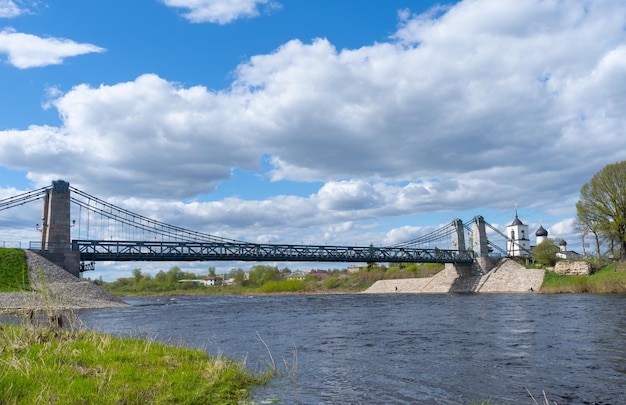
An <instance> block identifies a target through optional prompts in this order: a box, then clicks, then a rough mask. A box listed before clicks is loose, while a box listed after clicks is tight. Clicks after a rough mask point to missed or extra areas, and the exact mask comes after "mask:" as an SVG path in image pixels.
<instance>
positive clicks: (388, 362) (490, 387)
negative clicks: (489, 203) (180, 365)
mask: <svg viewBox="0 0 626 405" xmlns="http://www.w3.org/2000/svg"><path fill="white" fill-rule="evenodd" d="M126 301H127V302H128V303H130V304H132V306H131V307H129V308H122V309H119V308H117V309H99V310H83V311H81V312H79V316H80V318H81V319H82V321H83V322H84V323H85V324H86V325H87V326H88V327H90V328H94V329H96V330H100V331H104V332H109V333H114V334H119V335H124V336H128V335H131V336H134V337H142V338H145V337H147V338H152V339H155V340H158V341H164V342H168V343H174V344H181V345H186V346H190V347H196V348H201V349H204V350H206V351H207V352H208V353H210V354H223V355H225V356H228V357H234V358H246V360H247V365H248V366H249V367H250V368H252V369H263V368H264V367H267V366H268V365H269V364H271V363H272V360H273V361H274V363H275V364H276V367H277V368H278V370H279V371H280V375H279V376H278V377H277V378H275V379H274V380H272V381H271V382H270V383H269V384H268V385H266V386H263V387H259V388H255V389H254V390H253V392H252V402H253V403H255V404H262V403H279V404H455V405H457V404H469V403H472V402H473V401H486V400H491V403H494V404H534V402H533V400H532V398H530V397H529V395H528V393H527V391H526V388H528V390H529V391H530V392H531V393H532V394H533V395H534V397H535V398H536V399H537V401H538V402H539V403H540V404H543V403H545V401H544V397H543V394H542V392H544V391H545V394H546V395H547V398H548V399H549V400H550V401H551V403H553V402H552V401H556V402H557V403H558V404H559V405H565V404H604V405H606V404H626V295H570V294H567V295H566V294H563V295H548V294H459V295H455V294H433V295H430V294H429V295H419V294H416V295H404V294H391V295H366V294H360V295H310V296H305V295H295V296H254V297H244V296H205V297H171V298H170V297H168V298H153V297H150V298H128V299H126Z"/></svg>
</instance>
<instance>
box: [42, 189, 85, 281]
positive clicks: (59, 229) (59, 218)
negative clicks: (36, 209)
mask: <svg viewBox="0 0 626 405" xmlns="http://www.w3.org/2000/svg"><path fill="white" fill-rule="evenodd" d="M41 221H42V223H41V253H42V256H44V257H45V258H46V259H48V260H50V261H51V262H53V263H54V264H56V265H58V266H60V267H62V268H64V269H65V270H67V271H68V272H69V273H71V274H73V275H75V276H77V277H78V276H79V274H80V253H78V252H72V250H71V247H70V237H71V236H70V183H68V182H66V181H63V180H57V181H53V182H52V188H51V189H50V190H48V193H47V194H46V196H45V198H44V202H43V215H42V219H41Z"/></svg>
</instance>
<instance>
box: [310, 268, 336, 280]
mask: <svg viewBox="0 0 626 405" xmlns="http://www.w3.org/2000/svg"><path fill="white" fill-rule="evenodd" d="M308 275H309V277H315V278H316V279H317V280H323V279H325V278H329V277H331V275H330V273H329V272H328V271H326V270H311V271H310V272H309V274H308Z"/></svg>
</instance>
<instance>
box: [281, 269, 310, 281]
mask: <svg viewBox="0 0 626 405" xmlns="http://www.w3.org/2000/svg"><path fill="white" fill-rule="evenodd" d="M305 277H306V273H305V272H303V271H302V270H297V271H294V272H292V273H289V274H287V275H286V276H285V278H286V279H289V280H304V278H305Z"/></svg>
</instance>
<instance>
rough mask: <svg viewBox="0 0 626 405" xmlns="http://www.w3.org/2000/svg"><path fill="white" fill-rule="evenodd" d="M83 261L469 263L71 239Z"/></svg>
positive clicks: (441, 253) (465, 256) (372, 253)
mask: <svg viewBox="0 0 626 405" xmlns="http://www.w3.org/2000/svg"><path fill="white" fill-rule="evenodd" d="M72 250H73V251H77V252H79V253H80V258H81V260H83V261H255V262H256V261H258V262H261V261H300V262H357V263H370V262H372V263H374V262H387V263H399V262H407V263H409V262H412V263H459V264H461V263H463V264H465V263H471V262H472V260H473V257H472V256H471V254H469V253H468V252H459V251H456V250H446V249H436V248H435V249H412V248H397V247H374V246H368V247H347V246H319V245H274V244H255V243H235V242H210V243H208V242H206V243H202V242H147V241H146V242H138V241H105V240H74V241H72Z"/></svg>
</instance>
